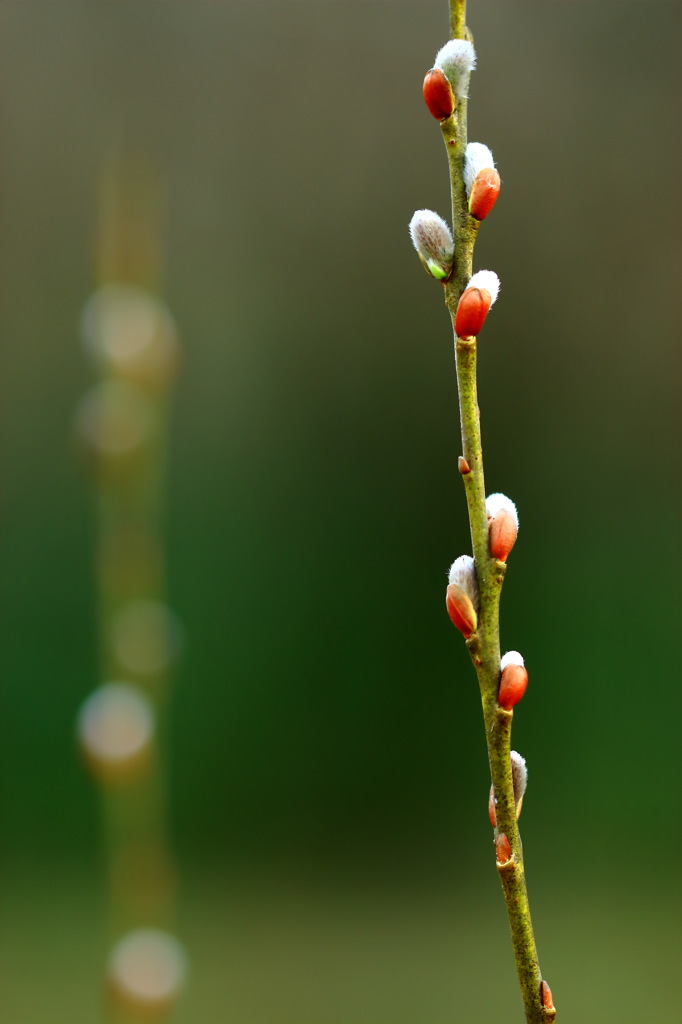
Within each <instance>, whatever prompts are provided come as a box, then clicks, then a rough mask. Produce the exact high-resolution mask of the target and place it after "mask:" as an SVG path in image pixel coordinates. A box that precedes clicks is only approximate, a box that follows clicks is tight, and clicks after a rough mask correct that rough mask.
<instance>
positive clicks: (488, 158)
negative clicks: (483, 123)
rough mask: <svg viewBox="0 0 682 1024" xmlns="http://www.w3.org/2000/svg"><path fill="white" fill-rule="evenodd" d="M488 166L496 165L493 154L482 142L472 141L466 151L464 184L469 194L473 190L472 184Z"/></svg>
mask: <svg viewBox="0 0 682 1024" xmlns="http://www.w3.org/2000/svg"><path fill="white" fill-rule="evenodd" d="M488 167H490V168H494V167H495V161H494V160H493V155H492V153H491V152H490V150H489V149H488V147H487V146H484V145H483V143H482V142H470V143H469V145H468V146H467V148H466V151H465V153H464V184H465V185H466V190H467V195H469V193H470V192H471V186H472V185H473V183H474V182H475V181H476V178H477V177H478V175H479V174H480V173H481V171H484V170H486V169H487V168H488Z"/></svg>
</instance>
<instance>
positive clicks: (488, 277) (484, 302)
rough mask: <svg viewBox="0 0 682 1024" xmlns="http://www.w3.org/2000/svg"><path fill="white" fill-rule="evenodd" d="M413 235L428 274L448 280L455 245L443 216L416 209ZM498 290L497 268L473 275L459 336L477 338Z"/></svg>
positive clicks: (462, 306) (457, 317)
mask: <svg viewBox="0 0 682 1024" xmlns="http://www.w3.org/2000/svg"><path fill="white" fill-rule="evenodd" d="M482 148H484V149H485V148H486V147H482ZM410 237H411V238H412V244H413V245H414V247H415V249H416V250H417V255H418V256H419V259H420V260H421V262H422V265H423V266H424V268H425V269H426V271H427V273H429V274H430V275H431V276H432V277H435V278H436V280H437V281H441V282H443V283H444V282H445V281H447V280H448V278H449V277H450V275H451V273H452V269H453V265H454V259H455V244H454V242H453V240H452V234H451V232H450V228H449V227H448V225H447V224H446V223H445V221H444V220H443V218H442V217H440V216H439V215H438V214H437V213H434V211H433V210H417V211H416V213H414V215H413V217H412V220H411V221H410ZM499 291H500V279H499V277H498V276H497V274H496V273H494V271H492V270H479V271H478V272H477V273H476V274H474V275H473V277H472V278H471V279H470V280H469V283H468V285H467V286H466V288H465V290H464V292H463V293H462V295H461V297H460V300H459V304H458V306H457V313H456V314H455V334H456V335H457V337H458V338H475V337H476V336H477V335H478V334H479V333H480V331H481V328H482V327H483V324H484V323H485V320H486V317H487V315H488V310H489V309H490V307H491V306H492V304H493V303H494V302H495V300H496V299H497V296H498V294H499Z"/></svg>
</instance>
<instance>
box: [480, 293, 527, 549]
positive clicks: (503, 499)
mask: <svg viewBox="0 0 682 1024" xmlns="http://www.w3.org/2000/svg"><path fill="white" fill-rule="evenodd" d="M472 280H473V278H472ZM469 284H471V281H470V282H469ZM478 287H479V288H480V287H481V285H479V286H478ZM488 291H490V289H488ZM491 295H492V292H491ZM494 301H495V300H494V299H493V302H494ZM485 512H486V515H487V517H488V519H494V518H495V516H496V515H497V514H498V513H499V512H509V514H510V515H511V516H512V518H513V519H514V522H515V524H516V529H517V530H518V528H519V514H518V512H517V511H516V505H515V504H514V502H513V501H512V500H511V498H508V497H507V495H506V494H489V495H488V497H487V498H486V499H485Z"/></svg>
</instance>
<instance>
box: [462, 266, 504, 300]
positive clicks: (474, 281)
mask: <svg viewBox="0 0 682 1024" xmlns="http://www.w3.org/2000/svg"><path fill="white" fill-rule="evenodd" d="M467 288H484V289H485V290H486V291H487V292H488V293H489V294H490V305H491V306H492V304H493V303H494V301H495V299H496V298H497V296H498V295H499V292H500V279H499V277H498V276H497V274H496V273H495V271H494V270H477V271H476V273H475V274H474V276H473V277H472V278H471V280H470V281H469V284H468V285H467Z"/></svg>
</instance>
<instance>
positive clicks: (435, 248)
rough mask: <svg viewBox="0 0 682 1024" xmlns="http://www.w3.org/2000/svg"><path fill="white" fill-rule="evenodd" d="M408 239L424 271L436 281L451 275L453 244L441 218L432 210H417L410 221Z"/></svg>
mask: <svg viewBox="0 0 682 1024" xmlns="http://www.w3.org/2000/svg"><path fill="white" fill-rule="evenodd" d="M410 238H411V239H412V244H413V246H414V247H415V249H416V250H417V253H418V255H419V259H420V260H421V261H422V263H423V264H424V267H425V268H426V270H427V271H428V272H429V274H431V276H432V277H435V278H436V280H438V281H445V280H447V278H448V277H449V276H450V274H451V273H452V264H453V260H454V258H455V243H454V242H453V240H452V232H451V231H450V228H449V227H448V225H447V224H446V223H445V221H444V220H443V218H442V217H440V216H439V215H438V214H437V213H434V212H433V210H417V211H416V212H415V213H414V214H413V216H412V220H411V221H410Z"/></svg>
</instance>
